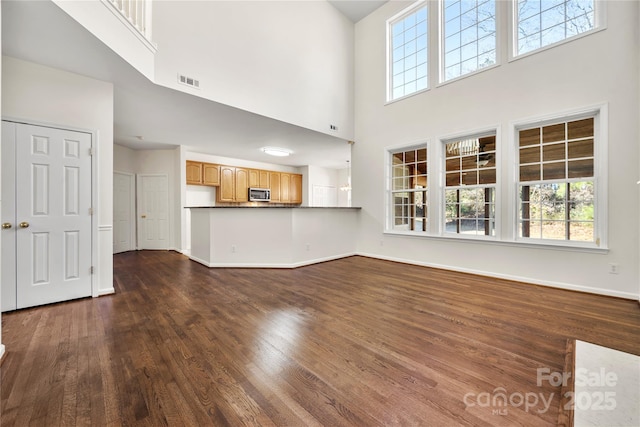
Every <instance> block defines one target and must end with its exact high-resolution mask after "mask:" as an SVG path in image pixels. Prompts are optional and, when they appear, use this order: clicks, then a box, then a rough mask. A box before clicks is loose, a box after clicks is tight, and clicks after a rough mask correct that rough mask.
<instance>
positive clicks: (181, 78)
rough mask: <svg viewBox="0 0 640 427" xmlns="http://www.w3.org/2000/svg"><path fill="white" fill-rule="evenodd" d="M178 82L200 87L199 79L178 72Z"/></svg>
mask: <svg viewBox="0 0 640 427" xmlns="http://www.w3.org/2000/svg"><path fill="white" fill-rule="evenodd" d="M178 83H182V84H183V85H187V86H191V87H194V88H196V89H200V81H199V80H196V79H194V78H193V77H187V76H185V75H182V74H178Z"/></svg>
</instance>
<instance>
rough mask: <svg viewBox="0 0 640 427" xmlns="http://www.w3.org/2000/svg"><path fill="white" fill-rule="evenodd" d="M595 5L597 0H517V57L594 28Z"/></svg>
mask: <svg viewBox="0 0 640 427" xmlns="http://www.w3.org/2000/svg"><path fill="white" fill-rule="evenodd" d="M596 5H597V2H596V0H518V1H517V3H516V5H515V20H514V21H515V25H514V27H515V28H514V30H515V31H516V35H515V41H516V46H515V49H514V50H515V54H516V56H517V55H523V54H525V53H529V52H532V51H535V50H537V49H541V48H543V47H545V46H548V45H552V44H554V43H558V42H561V41H563V40H566V39H569V38H571V37H576V36H578V35H580V34H583V33H586V32H588V31H591V30H593V29H595V28H596V27H597V23H596V21H597V19H596V18H597V16H596Z"/></svg>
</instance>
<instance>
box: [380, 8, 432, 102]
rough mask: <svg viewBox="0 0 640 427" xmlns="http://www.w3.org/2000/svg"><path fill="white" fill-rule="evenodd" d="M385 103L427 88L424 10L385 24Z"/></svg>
mask: <svg viewBox="0 0 640 427" xmlns="http://www.w3.org/2000/svg"><path fill="white" fill-rule="evenodd" d="M389 34H390V40H389V47H390V49H389V60H390V63H391V65H390V71H391V75H390V76H389V90H390V93H389V97H388V98H389V100H394V99H398V98H402V97H403V96H407V95H411V94H412V93H415V92H418V91H420V90H423V89H426V88H427V7H426V5H422V6H420V7H419V8H417V9H412V11H410V12H409V13H408V14H404V15H403V16H402V17H400V18H398V19H396V20H394V21H391V22H390V23H389Z"/></svg>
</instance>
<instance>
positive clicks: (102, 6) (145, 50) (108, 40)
mask: <svg viewBox="0 0 640 427" xmlns="http://www.w3.org/2000/svg"><path fill="white" fill-rule="evenodd" d="M53 2H54V3H55V4H56V5H57V6H58V7H60V8H61V9H62V10H64V11H65V12H66V13H67V14H68V15H69V16H71V17H72V18H73V19H75V20H76V21H78V23H80V25H82V26H83V27H85V28H86V29H87V30H88V31H89V32H90V33H91V34H93V35H94V36H96V37H97V38H98V39H100V40H101V41H102V42H104V43H105V44H106V45H107V46H109V48H111V49H112V50H113V51H114V52H115V53H117V54H118V55H120V56H121V57H122V58H123V59H124V60H125V61H127V62H128V63H129V64H131V65H132V66H133V67H134V68H135V69H136V70H138V71H139V72H140V73H142V74H143V75H144V76H146V77H147V78H148V79H150V80H152V81H153V74H154V71H155V68H154V66H155V61H154V53H155V51H156V48H155V46H153V45H152V44H151V43H150V42H149V41H147V40H146V38H145V37H143V36H142V35H141V34H140V33H139V32H138V31H134V30H133V29H132V28H130V27H129V24H128V23H127V21H126V19H125V18H124V17H122V15H121V14H120V13H119V12H118V11H116V10H115V8H114V7H112V6H111V4H110V2H109V1H60V0H53ZM150 4H151V2H149V5H150ZM148 7H150V6H148Z"/></svg>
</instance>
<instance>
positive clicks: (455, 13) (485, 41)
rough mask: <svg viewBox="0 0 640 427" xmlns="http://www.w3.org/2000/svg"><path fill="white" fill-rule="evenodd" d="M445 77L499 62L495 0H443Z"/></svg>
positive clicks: (459, 74)
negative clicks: (497, 58) (497, 55)
mask: <svg viewBox="0 0 640 427" xmlns="http://www.w3.org/2000/svg"><path fill="white" fill-rule="evenodd" d="M442 4H443V9H444V14H443V20H444V23H443V25H442V31H443V39H444V46H443V58H442V63H443V68H444V75H443V81H447V80H451V79H454V78H456V77H460V76H462V75H465V74H468V73H471V72H474V71H476V70H478V69H480V68H483V67H486V66H489V65H492V64H495V63H496V18H495V11H496V4H495V0H443V3H442Z"/></svg>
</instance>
